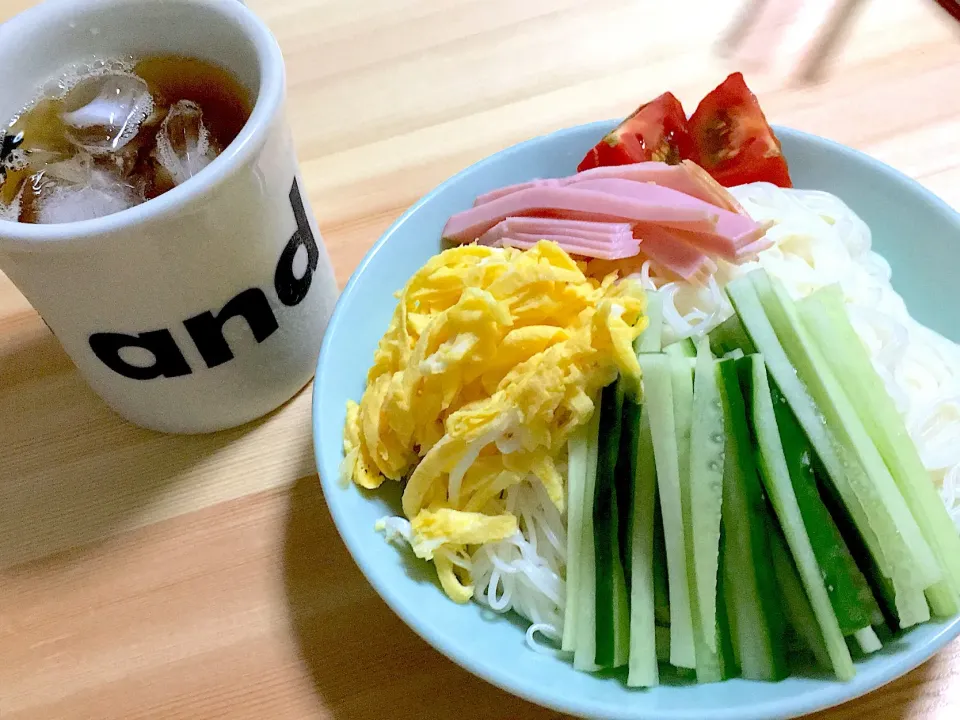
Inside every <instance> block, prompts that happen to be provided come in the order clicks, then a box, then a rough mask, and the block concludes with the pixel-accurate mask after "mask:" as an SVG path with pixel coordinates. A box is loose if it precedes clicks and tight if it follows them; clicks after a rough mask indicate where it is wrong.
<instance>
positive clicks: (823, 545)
mask: <svg viewBox="0 0 960 720" xmlns="http://www.w3.org/2000/svg"><path fill="white" fill-rule="evenodd" d="M770 391H771V396H772V399H773V410H774V416H775V417H776V419H777V427H778V428H779V430H780V443H781V445H782V447H783V454H784V458H785V459H786V461H787V468H788V469H789V472H790V480H791V482H792V484H793V492H794V494H795V495H796V496H797V505H798V506H799V508H800V514H801V516H802V517H803V524H804V527H805V528H806V530H807V535H808V536H809V538H810V545H811V547H812V548H813V552H814V555H816V558H817V565H819V566H820V573H821V575H822V576H823V581H824V584H825V585H826V588H827V594H828V595H829V596H830V604H831V605H832V606H833V611H834V614H835V615H836V616H837V622H838V623H839V625H840V630H841V632H843V634H844V636H849V635H853V634H854V633H856V632H858V631H859V630H861V629H863V628H865V627H869V626H870V622H871V619H872V618H873V617H874V615H875V613H879V612H880V608H879V606H878V605H877V601H876V600H875V599H874V597H873V593H872V592H871V591H870V586H869V585H868V584H867V580H866V578H865V577H864V576H863V573H861V572H860V568H858V567H857V564H856V562H854V559H853V556H852V555H851V554H850V550H849V549H848V548H847V544H846V542H844V540H843V537H842V536H841V535H840V531H839V530H838V529H837V526H836V525H835V524H834V522H833V518H832V517H831V516H830V512H829V511H828V510H827V507H826V505H824V503H823V500H821V499H820V492H819V491H818V490H817V481H816V478H815V477H814V473H813V450H812V448H811V447H810V443H809V441H808V440H807V436H806V435H804V433H803V429H802V428H801V427H800V425H799V423H797V420H796V418H795V417H794V416H793V413H792V412H791V411H790V408H789V407H788V406H787V401H786V400H785V399H784V397H783V395H782V394H781V393H780V391H779V390H778V389H777V388H776V387H771V389H770Z"/></svg>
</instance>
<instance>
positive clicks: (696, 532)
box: [686, 338, 725, 682]
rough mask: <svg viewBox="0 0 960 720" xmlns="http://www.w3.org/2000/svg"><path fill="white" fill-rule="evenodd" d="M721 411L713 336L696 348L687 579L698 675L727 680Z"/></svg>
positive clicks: (705, 677)
mask: <svg viewBox="0 0 960 720" xmlns="http://www.w3.org/2000/svg"><path fill="white" fill-rule="evenodd" d="M724 444H725V438H724V428H723V410H722V407H721V405H720V388H719V386H718V384H717V363H716V361H715V360H714V358H713V354H712V353H711V352H710V341H709V340H708V339H707V338H703V340H702V341H701V342H700V345H699V347H698V348H697V361H696V368H695V373H694V388H693V426H692V429H691V433H690V471H689V472H690V479H689V486H690V524H689V525H687V529H688V530H690V532H688V533H687V535H686V543H687V568H688V578H687V582H688V583H689V585H690V588H691V592H692V593H694V595H695V598H696V601H695V603H693V606H694V608H695V609H696V614H695V615H694V618H693V628H694V636H695V641H696V643H697V645H696V660H697V680H698V681H700V682H718V681H719V680H722V679H723V672H722V669H721V663H720V657H719V644H718V641H717V572H718V567H719V564H720V512H721V503H722V501H723V454H724Z"/></svg>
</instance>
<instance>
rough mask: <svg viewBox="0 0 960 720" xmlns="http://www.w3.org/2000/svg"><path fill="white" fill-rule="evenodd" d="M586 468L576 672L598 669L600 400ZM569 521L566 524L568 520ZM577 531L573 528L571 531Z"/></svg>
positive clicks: (588, 430)
mask: <svg viewBox="0 0 960 720" xmlns="http://www.w3.org/2000/svg"><path fill="white" fill-rule="evenodd" d="M584 436H585V438H586V445H587V451H586V467H585V469H584V474H583V477H584V482H583V499H582V501H581V515H580V554H579V555H578V556H576V557H577V558H578V559H579V561H580V570H579V573H578V578H577V581H578V586H577V620H576V638H575V641H574V655H573V666H574V667H575V668H576V669H577V670H587V671H593V670H597V669H598V666H597V565H596V548H595V547H594V534H593V533H594V528H593V499H594V495H595V493H596V489H597V461H598V459H599V448H598V439H599V436H600V398H599V397H598V398H596V399H595V400H594V411H593V415H592V416H591V417H590V422H588V423H587V424H586V426H585V429H584ZM568 522H569V521H568ZM574 529H576V528H574Z"/></svg>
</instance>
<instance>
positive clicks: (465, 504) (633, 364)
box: [341, 241, 647, 602]
mask: <svg viewBox="0 0 960 720" xmlns="http://www.w3.org/2000/svg"><path fill="white" fill-rule="evenodd" d="M398 298H399V303H398V304H397V308H396V311H395V312H394V314H393V319H392V320H391V323H390V327H389V329H388V330H387V332H386V333H385V334H384V336H383V338H382V339H381V340H380V345H379V347H378V349H377V352H376V354H375V356H374V362H373V367H371V368H370V371H369V373H368V375H367V387H366V390H365V392H364V393H363V398H362V399H361V400H360V403H359V405H358V404H357V403H354V402H350V403H348V406H347V421H346V428H345V432H344V452H345V458H344V461H343V466H342V468H341V470H342V474H343V479H344V480H345V481H348V482H349V480H351V479H352V480H353V481H354V482H356V483H357V484H358V485H360V486H362V487H364V488H369V489H373V488H377V487H379V486H380V484H381V483H383V482H384V480H386V479H389V480H395V481H404V480H405V481H406V487H405V489H404V492H403V513H404V515H405V516H406V517H407V519H408V520H409V521H410V533H409V535H410V537H409V540H410V543H411V545H412V547H413V549H414V552H415V553H416V555H417V556H419V557H421V558H425V559H428V560H433V561H434V562H435V564H436V567H437V572H438V575H439V578H440V582H441V584H442V586H443V589H444V591H445V592H446V593H447V595H449V596H450V597H451V598H452V599H454V600H456V601H458V602H466V601H467V600H469V599H470V598H471V597H472V595H473V586H472V584H471V579H470V578H469V577H468V575H469V573H468V572H466V571H465V570H464V568H466V567H469V565H468V564H467V563H465V562H458V560H462V559H464V558H466V557H467V548H468V547H469V546H476V545H480V544H484V543H488V542H495V541H498V540H503V539H505V538H508V537H510V536H511V535H513V534H514V533H515V532H517V530H518V524H517V518H516V517H514V516H513V515H512V514H510V513H507V512H506V510H505V508H504V506H503V501H502V499H501V496H502V493H503V491H504V490H506V489H507V488H508V487H510V486H512V485H515V484H517V483H521V482H531V481H532V482H541V483H543V485H544V487H545V488H546V490H547V493H548V495H549V497H550V499H551V500H552V501H553V502H554V503H555V504H556V505H557V507H558V508H559V509H560V510H561V511H563V510H564V507H563V506H564V498H565V485H566V481H565V478H564V476H563V472H562V469H563V467H562V466H563V458H564V455H565V451H566V442H567V438H568V436H569V434H570V432H571V431H572V430H573V429H574V428H575V427H577V426H579V425H581V424H583V423H585V422H587V420H589V418H590V416H591V414H592V413H593V411H594V398H595V397H596V396H597V393H598V391H599V390H600V388H602V387H603V386H604V385H607V384H608V383H610V382H612V381H613V380H614V379H615V378H616V376H617V373H618V372H619V373H620V374H621V375H622V376H623V377H624V378H626V379H627V380H628V381H629V382H630V384H631V385H632V386H633V387H635V388H637V389H639V387H640V366H639V364H638V363H637V359H636V356H635V355H634V353H633V350H632V343H633V341H634V339H635V338H636V337H637V336H638V335H639V334H640V333H641V332H642V331H643V330H644V328H645V327H646V323H647V320H646V316H645V315H644V310H645V308H646V299H645V296H644V293H643V290H642V289H641V288H640V286H639V284H638V283H636V282H634V281H632V280H629V279H626V280H620V281H619V282H617V280H616V275H613V274H611V275H609V276H607V277H606V278H604V279H603V281H602V282H600V281H597V280H595V279H592V278H588V277H587V276H586V275H584V272H583V268H582V266H579V265H578V264H577V263H576V262H574V261H573V260H572V259H571V258H570V256H569V255H567V253H565V252H564V251H563V250H562V249H560V248H559V247H558V246H557V245H555V244H554V243H551V242H546V241H543V242H540V243H538V244H537V245H535V246H534V247H533V248H531V249H530V250H527V251H520V250H513V249H509V248H505V249H501V248H490V247H482V246H477V245H468V246H463V247H457V248H453V249H450V250H446V251H445V252H443V253H441V254H439V255H436V256H434V257H432V258H431V259H430V260H429V261H428V262H427V264H426V265H424V266H423V267H422V268H421V269H420V270H419V271H418V272H417V273H416V274H415V275H414V276H413V277H412V278H411V279H410V281H409V282H408V283H407V286H406V287H405V288H404V289H403V290H402V291H400V292H399V293H398ZM637 391H638V392H639V390H637Z"/></svg>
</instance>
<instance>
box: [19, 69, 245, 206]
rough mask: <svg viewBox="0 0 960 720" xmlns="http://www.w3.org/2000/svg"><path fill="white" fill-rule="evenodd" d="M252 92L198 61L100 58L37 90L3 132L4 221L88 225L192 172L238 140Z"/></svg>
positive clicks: (184, 179) (229, 77)
mask: <svg viewBox="0 0 960 720" xmlns="http://www.w3.org/2000/svg"><path fill="white" fill-rule="evenodd" d="M251 109H252V103H251V99H250V97H249V93H248V92H247V90H246V89H245V88H244V87H243V86H242V85H241V84H240V83H239V82H238V81H237V79H236V78H234V77H233V76H232V75H231V74H230V73H229V72H228V71H226V70H224V69H223V68H221V67H218V66H217V65H214V64H212V63H209V62H205V61H202V60H197V59H193V58H185V57H177V56H153V57H143V58H133V57H112V58H107V59H102V58H94V59H90V60H88V61H84V62H77V63H75V64H73V65H71V66H70V67H69V68H68V69H67V70H65V72H64V73H63V74H62V75H61V76H59V77H57V78H53V79H51V80H50V81H49V82H48V83H46V85H45V86H44V87H41V88H39V89H38V92H37V98H36V99H35V100H33V101H32V102H30V103H28V105H27V106H26V107H25V108H24V109H23V110H22V111H21V112H20V113H18V114H17V116H16V117H14V118H11V119H10V121H9V122H8V123H7V125H6V130H5V132H4V134H3V145H2V153H3V155H2V169H0V217H3V218H4V219H7V220H15V221H19V222H24V223H64V222H75V221H78V220H89V219H92V218H96V217H102V216H105V215H110V214H112V213H115V212H119V211H121V210H125V209H127V208H129V207H133V206H134V205H139V204H140V203H143V202H146V201H147V200H150V199H152V198H155V197H157V196H159V195H161V194H163V193H164V192H166V191H168V190H170V189H172V188H173V187H175V186H177V185H180V184H182V183H183V182H185V181H186V180H188V179H189V178H191V177H193V176H194V175H196V174H197V173H198V172H200V171H201V170H202V169H203V168H205V167H206V166H207V165H209V164H210V162H211V161H212V160H213V159H214V158H216V157H217V155H219V154H220V153H221V152H222V151H223V149H224V148H226V147H227V146H228V145H230V143H231V142H233V140H234V139H235V138H236V137H237V135H239V134H240V131H241V130H242V129H243V126H244V124H245V123H246V122H247V120H248V119H249V117H250V112H251Z"/></svg>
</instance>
